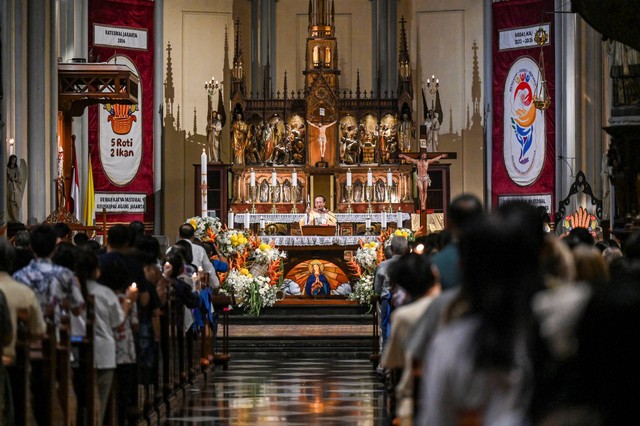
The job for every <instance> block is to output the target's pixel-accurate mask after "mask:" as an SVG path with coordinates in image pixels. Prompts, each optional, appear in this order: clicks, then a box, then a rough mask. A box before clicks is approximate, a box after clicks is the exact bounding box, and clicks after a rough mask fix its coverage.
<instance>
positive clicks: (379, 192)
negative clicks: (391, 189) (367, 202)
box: [375, 179, 385, 203]
mask: <svg viewBox="0 0 640 426" xmlns="http://www.w3.org/2000/svg"><path fill="white" fill-rule="evenodd" d="M375 188H376V193H375V201H376V202H378V203H384V192H385V187H384V182H383V181H382V179H378V180H377V181H376V183H375Z"/></svg>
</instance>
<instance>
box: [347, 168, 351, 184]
mask: <svg viewBox="0 0 640 426" xmlns="http://www.w3.org/2000/svg"><path fill="white" fill-rule="evenodd" d="M347 186H351V169H347Z"/></svg>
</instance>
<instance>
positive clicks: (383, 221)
mask: <svg viewBox="0 0 640 426" xmlns="http://www.w3.org/2000/svg"><path fill="white" fill-rule="evenodd" d="M380 226H381V227H382V228H383V229H387V211H386V210H382V219H381V220H380Z"/></svg>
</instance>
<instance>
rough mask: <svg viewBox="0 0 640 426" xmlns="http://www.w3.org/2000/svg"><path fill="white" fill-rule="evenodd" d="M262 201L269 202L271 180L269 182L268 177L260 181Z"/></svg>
mask: <svg viewBox="0 0 640 426" xmlns="http://www.w3.org/2000/svg"><path fill="white" fill-rule="evenodd" d="M260 202H261V203H268V202H269V182H267V180H266V179H263V180H262V182H260Z"/></svg>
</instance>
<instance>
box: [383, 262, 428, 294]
mask: <svg viewBox="0 0 640 426" xmlns="http://www.w3.org/2000/svg"><path fill="white" fill-rule="evenodd" d="M389 278H390V279H391V283H392V284H394V285H399V286H400V287H402V288H403V289H405V290H406V291H407V293H409V295H410V296H411V297H412V298H413V299H416V298H418V297H420V296H422V295H423V294H425V293H426V292H427V291H429V290H430V289H431V287H433V286H434V284H435V281H436V279H435V275H434V273H433V269H432V264H431V259H430V258H429V257H428V256H427V255H424V254H416V253H409V254H405V255H404V256H402V257H401V258H400V259H398V261H397V262H396V263H395V264H394V265H393V266H392V267H391V270H390V271H389Z"/></svg>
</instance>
